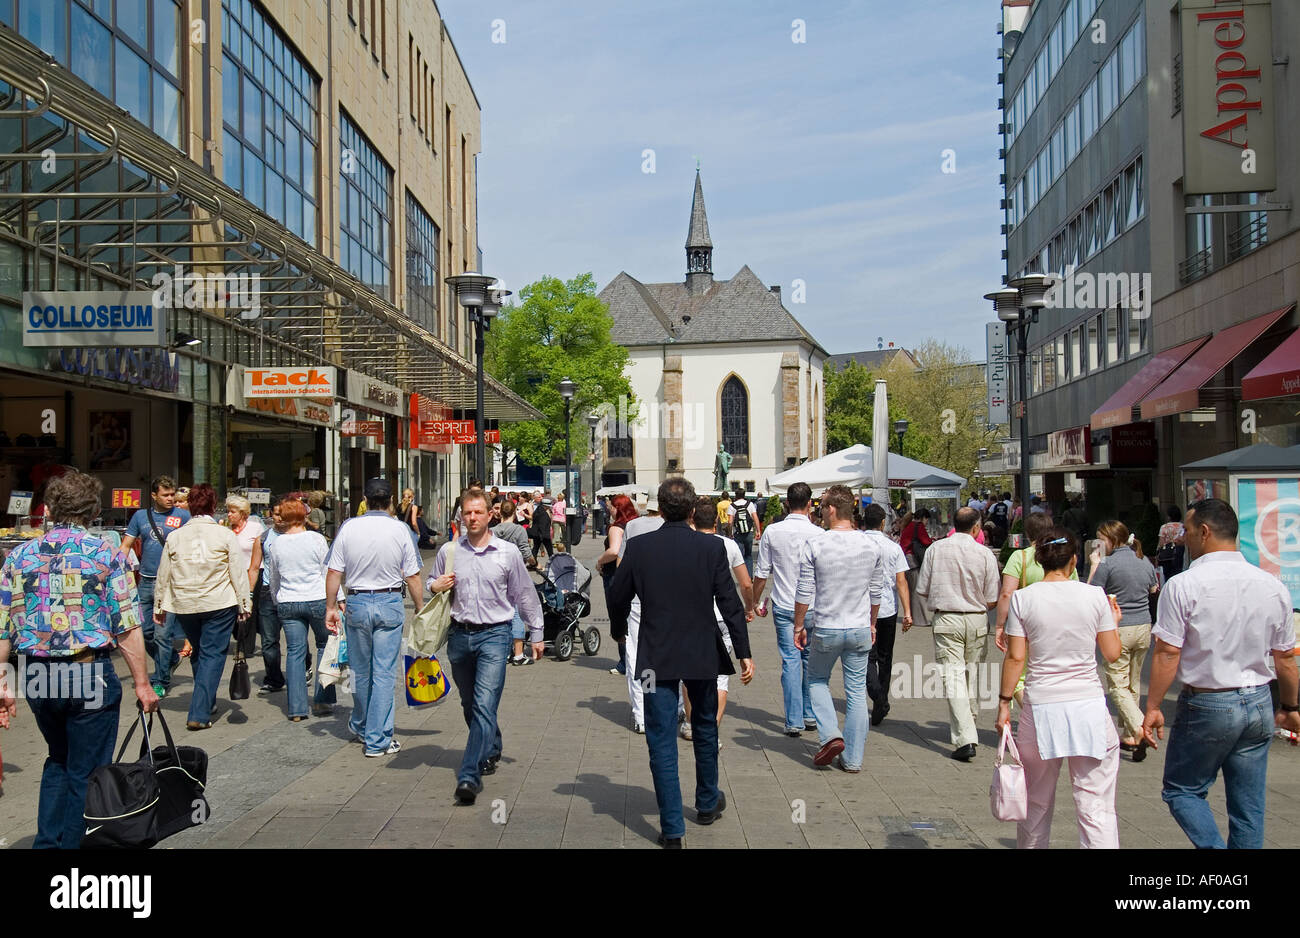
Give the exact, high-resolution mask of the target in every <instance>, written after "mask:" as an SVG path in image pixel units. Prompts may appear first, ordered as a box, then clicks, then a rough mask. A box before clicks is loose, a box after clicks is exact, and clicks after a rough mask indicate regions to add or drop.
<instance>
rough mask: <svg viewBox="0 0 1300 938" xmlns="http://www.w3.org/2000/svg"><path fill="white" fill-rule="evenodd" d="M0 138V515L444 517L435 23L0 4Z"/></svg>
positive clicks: (448, 53)
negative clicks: (263, 496)
mask: <svg viewBox="0 0 1300 938" xmlns="http://www.w3.org/2000/svg"><path fill="white" fill-rule="evenodd" d="M0 117H3V118H7V119H5V120H2V121H0V136H2V137H3V141H2V142H0V303H3V304H5V305H6V306H8V308H9V313H8V314H6V315H4V316H3V320H2V322H3V330H4V334H3V338H2V339H0V466H2V467H3V472H4V473H5V478H4V479H3V480H0V481H3V482H4V483H5V484H4V489H5V491H9V490H11V489H12V490H22V489H34V488H36V487H37V486H36V485H35V484H34V481H35V479H39V478H43V477H44V474H45V473H46V472H47V471H48V467H49V466H50V465H55V464H71V465H75V466H77V467H79V468H85V469H90V470H93V471H95V472H97V473H98V474H99V475H101V477H102V478H103V480H104V482H105V485H106V489H112V488H123V489H128V490H130V489H140V488H142V487H143V488H144V489H145V490H146V492H147V482H148V480H149V478H150V477H151V476H153V475H155V474H158V473H162V472H165V473H169V474H173V475H176V476H177V477H178V478H179V479H180V480H181V481H183V482H189V481H191V480H206V481H211V482H212V483H214V484H215V485H217V487H218V488H219V489H222V488H224V489H227V490H229V489H236V488H243V487H248V488H269V489H271V490H273V491H284V490H287V489H290V488H296V487H303V488H317V489H324V490H326V491H328V492H331V493H334V494H335V495H337V496H338V497H339V500H340V502H341V503H342V504H340V505H339V506H338V509H339V510H338V511H337V513H336V516H335V520H338V519H339V518H341V517H343V516H345V515H346V513H347V511H348V509H349V508H351V507H355V504H356V502H357V501H358V500H359V497H360V488H361V485H362V483H363V480H364V479H365V478H367V477H369V476H373V475H378V474H385V475H387V476H389V477H390V478H391V479H392V480H393V481H394V482H395V483H396V484H397V485H399V486H405V485H410V486H412V487H414V488H416V489H417V493H418V497H419V499H420V501H421V503H423V504H425V505H426V506H427V508H428V510H429V512H430V514H431V515H432V516H433V517H434V518H441V517H442V515H443V513H444V511H445V509H446V507H447V505H448V503H449V502H450V500H451V498H453V497H454V492H455V491H456V490H457V488H458V486H459V484H460V481H461V480H462V478H464V476H465V474H466V464H465V460H464V458H463V456H464V454H463V453H462V452H460V450H462V449H464V448H465V447H459V446H453V445H451V444H450V443H448V442H444V440H445V439H446V438H447V434H446V433H445V432H444V431H445V429H446V428H445V427H443V426H441V425H438V424H437V423H436V421H437V420H439V419H444V418H447V417H451V416H453V415H454V414H455V412H456V411H457V410H461V411H463V410H464V409H467V408H473V407H474V400H475V397H474V390H475V388H474V385H475V367H474V364H473V362H472V360H471V358H472V346H471V335H470V330H469V329H468V328H467V325H466V322H465V316H464V311H463V310H462V309H460V308H459V307H458V306H457V303H456V301H455V297H454V295H452V294H451V293H450V292H449V290H448V288H447V287H446V286H445V284H444V283H443V278H444V277H446V276H447V275H449V274H452V273H459V272H462V271H465V270H473V269H478V268H479V265H480V252H479V245H478V225H477V217H476V211H477V208H476V200H475V193H476V190H477V178H476V175H475V161H476V155H477V153H478V152H479V147H480V140H481V134H480V119H481V115H480V106H479V102H478V100H477V99H476V97H475V95H474V90H473V88H472V86H471V85H470V81H469V78H468V76H467V75H466V73H465V70H464V67H463V65H462V63H461V61H460V59H459V57H458V55H457V53H456V49H455V46H454V45H453V43H452V40H451V37H450V36H449V34H448V32H447V30H446V27H445V25H444V24H443V22H442V20H441V16H440V14H439V11H438V8H437V6H436V5H435V4H434V3H433V2H430V0H331V2H322V3H300V2H293V0H265V2H254V0H195V2H191V3H188V4H186V3H180V2H177V0H133V2H131V3H126V2H121V0H119V2H117V3H113V2H111V0H0ZM145 291H155V292H153V295H152V297H150V296H149V295H148V293H147V292H145ZM151 301H152V305H151V306H150V307H149V312H148V314H147V315H146V314H145V313H144V309H145V305H144V304H149V303H150V302H151ZM118 306H121V307H122V309H121V310H120V311H117V312H115V311H114V310H115V309H116V307H118ZM144 326H148V328H147V329H146V328H144ZM137 336H138V338H137ZM484 409H485V413H486V415H487V416H488V417H489V418H496V419H501V420H510V419H521V418H528V417H532V416H536V413H535V411H533V410H532V409H531V408H530V407H528V405H527V404H525V403H524V402H523V401H522V400H520V399H519V398H517V397H516V396H515V395H513V394H511V393H510V392H509V391H508V390H507V389H505V388H504V387H502V386H500V385H499V384H497V383H496V382H494V381H491V380H489V381H488V389H487V399H486V403H485V408H484ZM24 443H30V444H32V445H30V446H24V445H23V444H24ZM41 467H45V468H44V469H42V468H41ZM3 494H4V492H0V495H3ZM36 494H37V498H38V499H39V492H38V493H36Z"/></svg>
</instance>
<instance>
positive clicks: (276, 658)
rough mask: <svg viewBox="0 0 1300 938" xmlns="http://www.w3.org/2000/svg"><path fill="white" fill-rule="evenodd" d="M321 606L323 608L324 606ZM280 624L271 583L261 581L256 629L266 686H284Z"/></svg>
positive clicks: (322, 613) (304, 676)
mask: <svg viewBox="0 0 1300 938" xmlns="http://www.w3.org/2000/svg"><path fill="white" fill-rule="evenodd" d="M321 602H322V603H324V602H325V600H323V599H322V600H321ZM321 608H322V610H323V609H324V606H322V607H321ZM324 615H325V613H324V612H323V611H322V612H321V616H322V617H323V616H324ZM282 626H283V623H281V621H280V615H279V611H278V608H277V606H276V603H275V597H274V596H272V595H271V584H270V583H263V584H262V588H261V591H260V593H259V596H258V600H257V631H258V634H260V635H261V636H262V663H263V664H264V665H266V674H265V675H263V677H262V684H263V685H265V686H266V687H271V688H280V687H284V669H283V668H281V667H280V629H281V627H282ZM250 650H251V649H250ZM304 660H306V659H304ZM303 680H304V681H305V680H306V672H305V671H304V672H303ZM304 693H305V692H304ZM289 715H290V716H295V715H296V714H294V713H292V712H290V714H289Z"/></svg>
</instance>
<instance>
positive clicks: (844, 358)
mask: <svg viewBox="0 0 1300 938" xmlns="http://www.w3.org/2000/svg"><path fill="white" fill-rule="evenodd" d="M896 355H906V356H907V357H908V358H910V359H912V364H913V365H916V364H917V362H916V359H915V358H913V357H912V353H911V352H909V351H908V350H907V349H903V348H882V349H871V350H869V351H865V352H844V353H843V354H840V355H832V356H831V357H830V358H828V359H826V364H828V365H834V366H835V368H836V369H837V370H839V369H842V368H843V367H844V366H845V365H846V364H848V363H849V362H850V361H855V362H857V363H858V364H859V365H861V366H862V367H863V368H865V369H867V371H875V370H876V369H878V368H884V367H887V366H888V365H889V364H890V363H891V362H892V361H893V360H894V357H895V356H896Z"/></svg>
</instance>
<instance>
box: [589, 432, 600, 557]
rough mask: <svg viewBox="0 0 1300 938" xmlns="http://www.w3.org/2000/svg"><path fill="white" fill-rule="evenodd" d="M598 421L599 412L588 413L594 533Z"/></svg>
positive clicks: (592, 524)
mask: <svg viewBox="0 0 1300 938" xmlns="http://www.w3.org/2000/svg"><path fill="white" fill-rule="evenodd" d="M598 423H600V416H599V415H598V414H587V426H589V427H591V449H590V450H589V451H588V454H589V456H590V458H591V506H592V507H591V511H592V522H591V532H592V534H593V535H594V534H595V533H596V521H595V512H596V425H597V424H598Z"/></svg>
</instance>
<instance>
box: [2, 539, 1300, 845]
mask: <svg viewBox="0 0 1300 938" xmlns="http://www.w3.org/2000/svg"><path fill="white" fill-rule="evenodd" d="M599 551H600V541H599V540H598V539H595V540H593V539H592V538H590V537H587V538H584V539H583V540H582V542H581V543H579V544H578V545H577V548H576V551H575V556H576V557H577V558H578V560H579V561H581V562H582V563H583V564H585V565H587V566H588V567H590V566H591V565H592V564H593V563H594V559H595V557H596V555H597V554H598V553H599ZM432 558H433V555H432V553H431V552H428V551H426V552H424V553H423V559H424V561H425V568H424V571H423V572H422V577H424V576H427V575H428V572H429V568H430V566H431V563H432ZM592 599H593V602H594V608H593V610H592V613H591V616H590V617H589V618H587V619H585V620H583V624H584V626H585V625H587V624H594V625H595V626H596V627H597V628H598V629H600V631H601V632H602V645H601V649H600V651H599V652H598V653H597V654H596V655H594V656H588V655H585V654H583V653H582V651H581V650H580V649H578V650H576V651H575V654H574V656H573V658H572V659H570V660H568V661H562V662H559V661H555V660H554V657H553V655H552V654H551V652H550V651H549V650H548V652H547V654H546V655H545V656H544V657H543V658H542V660H540V661H538V662H537V663H536V664H535V665H534V666H532V667H526V668H520V667H513V668H509V669H508V671H507V674H506V691H505V694H504V695H503V697H502V702H501V708H500V711H499V719H500V725H501V732H502V735H503V738H504V743H505V746H504V751H503V757H502V759H501V763H500V766H499V768H498V770H497V772H496V773H495V774H494V775H492V776H490V777H488V778H486V779H485V780H484V786H485V787H484V791H483V793H482V794H481V795H480V796H479V798H478V801H477V803H476V804H475V805H473V806H472V807H458V806H457V805H456V804H455V801H454V799H453V798H452V793H453V789H454V788H455V787H456V770H457V766H458V764H459V762H460V759H461V752H462V751H463V749H464V746H465V740H466V728H465V724H464V721H463V720H462V718H461V714H460V702H459V700H458V698H457V692H456V690H455V689H454V688H453V689H452V690H451V692H450V693H449V694H448V696H447V697H446V698H444V699H443V700H442V701H441V702H440V703H438V704H437V705H435V706H434V707H432V708H430V709H425V710H409V709H407V707H406V704H405V695H404V694H403V693H402V688H401V687H400V686H398V687H396V688H395V691H396V703H395V706H396V708H397V709H396V713H397V717H396V727H397V728H396V734H395V735H396V738H397V739H399V740H400V741H401V742H402V749H401V752H399V753H397V754H395V755H392V756H388V757H386V758H385V759H382V760H380V759H366V758H363V757H362V754H361V748H360V747H359V746H357V745H355V744H350V743H349V742H348V737H349V733H348V728H347V727H348V714H349V712H350V706H351V697H350V695H349V694H347V693H346V692H340V695H339V706H338V707H337V708H336V709H335V713H334V715H333V716H330V717H322V718H317V717H312V718H310V719H308V720H307V721H305V722H303V723H291V722H289V721H287V720H286V719H285V716H286V710H285V707H286V697H285V696H284V695H283V694H279V695H272V696H270V697H267V696H257V695H254V696H253V697H251V698H250V699H247V700H241V701H235V702H231V701H229V700H227V699H225V693H224V689H225V687H226V683H227V681H228V679H229V676H230V669H231V668H232V667H233V659H227V663H226V670H225V672H224V673H223V675H222V680H221V682H220V687H221V688H222V693H221V694H220V695H219V696H220V698H221V699H219V701H218V705H217V706H218V718H217V719H216V720H215V721H214V724H213V727H212V729H210V730H207V731H205V732H204V733H203V734H202V744H203V746H204V748H205V749H206V750H207V752H208V755H209V758H210V764H209V769H208V785H207V789H206V795H207V800H208V803H209V805H210V806H211V816H210V818H209V819H208V822H207V823H206V824H203V825H201V826H198V827H194V828H191V829H190V830H188V831H184V832H182V833H180V834H177V835H175V836H173V837H171V838H169V839H168V840H166V841H165V842H163V843H162V844H160V845H159V849H163V848H208V847H212V848H217V847H225V848H231V847H248V848H282V849H286V848H303V847H306V848H371V847H376V848H383V847H396V848H412V847H466V848H479V849H482V848H496V847H501V848H571V847H577V848H624V847H625V848H632V849H642V848H651V849H657V848H656V845H655V838H656V835H657V834H658V817H657V809H656V803H655V793H654V787H653V784H652V780H651V777H650V770H649V767H648V764H647V761H646V743H645V738H644V737H642V736H639V735H636V734H634V733H633V732H632V731H631V727H630V707H629V704H628V699H627V687H626V681H625V679H624V678H622V677H621V676H619V675H616V674H610V673H609V669H610V667H611V666H612V665H613V664H614V661H615V658H616V655H617V651H616V646H615V644H614V643H613V642H612V641H610V640H609V635H608V621H607V618H608V617H607V615H606V610H605V604H604V597H603V595H602V591H601V590H600V588H599V582H598V581H597V583H596V588H595V589H593V591H592ZM409 605H410V604H409V601H408V613H411V612H412V611H413V610H411V609H410V608H409ZM991 618H992V616H991V615H990V619H991ZM771 623H772V619H771V618H770V617H768V618H766V619H764V618H755V619H754V620H753V621H752V622H751V623H750V636H751V642H752V645H753V655H754V661H755V667H756V672H757V673H756V676H755V678H754V680H753V682H752V683H751V684H749V685H748V686H740V683H739V681H734V680H733V682H732V689H731V696H730V700H729V702H728V706H727V711H726V718H725V720H724V721H723V723H722V729H721V739H722V750H721V753H720V755H719V784H720V786H721V788H722V789H723V791H724V792H725V794H726V798H727V803H728V810H727V811H726V812H725V813H723V815H722V816H721V818H720V819H719V820H718V821H717V823H715V824H713V825H711V826H707V827H705V826H697V825H695V824H688V833H687V839H688V842H689V844H690V846H691V848H692V849H698V848H825V847H857V848H866V847H870V848H895V847H902V848H919V849H931V848H933V849H940V848H966V847H987V848H994V849H1005V848H1012V847H1014V846H1015V842H1016V825H1015V824H1014V823H1004V822H1000V821H997V820H995V819H994V818H993V817H992V816H991V815H990V813H989V792H988V788H989V776H990V772H991V771H992V762H993V750H994V748H995V743H996V739H997V737H996V735H995V733H994V729H993V721H994V718H995V715H996V712H997V709H996V695H997V685H996V682H997V679H998V678H997V676H998V673H999V671H1000V664H999V662H1000V657H1001V656H1000V655H999V654H998V652H997V650H996V648H994V647H993V645H992V641H991V640H990V649H989V663H988V667H990V668H991V669H992V670H990V672H989V675H990V676H988V677H987V678H982V679H981V680H982V681H983V680H986V681H987V682H989V683H988V687H987V697H986V699H985V704H986V706H985V707H984V708H983V709H981V710H980V721H979V726H978V730H979V754H978V755H977V757H976V758H975V759H974V760H973V761H972V762H970V763H963V762H958V761H954V760H952V759H951V758H949V756H950V751H951V746H950V745H949V736H948V706H947V702H946V701H945V700H944V699H943V697H942V694H941V692H939V688H941V686H942V685H941V683H940V682H939V681H938V679H937V678H934V677H931V673H932V672H928V671H926V666H927V665H930V664H931V663H932V662H933V661H934V643H933V640H932V636H931V634H930V631H931V630H930V629H929V628H926V627H921V626H918V627H916V628H913V629H912V630H911V631H909V632H907V633H905V634H900V635H899V636H898V639H897V642H896V645H895V651H894V672H895V680H894V682H893V686H894V689H895V695H894V697H893V702H892V709H891V711H890V713H889V716H888V717H887V718H886V719H885V720H884V722H883V723H881V724H880V725H879V726H872V727H871V728H870V731H869V733H868V735H867V741H866V749H865V757H864V760H863V767H862V772H861V774H858V775H850V774H845V773H843V772H840V771H837V770H835V769H832V768H823V769H818V768H815V767H814V766H813V764H812V755H813V753H814V752H815V751H816V750H817V743H816V734H805V735H804V736H803V737H802V738H789V737H787V736H785V735H783V733H782V717H781V713H782V696H781V685H780V673H781V669H780V658H779V655H778V652H777V647H776V641H775V637H774V632H773V628H772V624H771ZM918 662H919V663H920V666H919V667H917V663H918ZM262 667H263V666H262V663H261V659H260V656H252V657H250V669H251V671H252V677H253V683H254V685H257V684H258V683H259V682H260V681H261V678H262V673H261V669H262ZM118 671H119V673H120V674H121V675H122V676H123V680H124V682H125V681H126V680H127V679H126V671H125V668H124V667H122V666H121V664H120V662H119V665H118ZM913 675H915V676H916V677H915V678H914V677H913ZM917 678H919V680H917ZM927 682H928V683H929V685H930V689H929V691H926V684H927ZM909 685H911V686H912V690H910V691H909V690H907V687H908V686H909ZM192 688H193V683H192V677H191V672H190V667H189V663H188V661H186V662H183V663H182V664H181V665H180V666H179V667H178V668H177V669H176V672H175V673H174V675H173V685H172V691H171V692H170V693H169V694H168V695H167V697H166V698H165V699H164V700H163V701H162V711H163V713H164V715H165V716H166V717H167V718H168V722H169V724H170V725H171V726H172V727H173V728H179V727H181V726H183V725H184V722H185V719H184V718H185V713H186V710H187V707H188V706H189V699H190V694H191V691H192ZM831 688H832V693H833V695H834V698H835V702H836V706H837V709H838V710H839V711H840V712H841V713H842V711H843V704H844V699H843V692H842V688H841V687H840V682H839V678H838V675H836V676H835V677H834V678H833V679H832V681H831ZM900 690H901V691H902V692H901V693H900ZM909 694H912V695H914V696H909ZM1175 696H1176V694H1173V693H1171V694H1170V696H1169V697H1168V699H1167V700H1166V710H1167V711H1168V712H1170V713H1172V707H1173V700H1174V697H1175ZM990 699H991V700H992V703H993V706H987V704H988V701H989V700H990ZM221 711H224V712H221ZM135 718H136V711H135V708H134V706H127V705H126V704H125V703H124V705H123V707H122V709H121V716H120V721H121V725H120V727H119V733H118V738H119V740H120V739H122V738H124V737H125V733H126V731H127V729H128V728H129V727H130V725H131V723H132V722H133V721H134V720H135ZM181 732H182V734H183V731H181ZM2 738H3V746H4V749H3V752H4V760H5V788H4V796H3V797H2V798H0V843H3V844H4V846H5V847H7V848H23V847H29V846H31V844H32V841H33V838H34V836H35V833H36V817H37V812H36V807H37V798H38V794H39V784H38V783H39V778H40V774H41V765H42V762H43V761H44V758H45V742H44V740H43V739H42V738H41V734H40V733H39V732H38V730H37V728H36V725H35V723H34V722H33V720H32V719H31V717H30V714H29V713H28V711H27V710H26V709H25V708H22V709H20V710H19V713H18V715H17V717H16V718H15V719H14V722H13V726H12V728H11V729H10V730H9V731H8V732H7V733H5V734H4V736H3V737H2ZM179 741H180V742H187V741H189V740H185V739H181V740H179ZM679 746H680V748H681V761H682V766H683V771H682V774H681V781H682V793H683V797H684V798H685V799H687V803H688V804H689V799H690V798H691V796H692V793H693V784H694V779H693V771H692V770H691V768H690V765H691V755H690V747H691V744H690V743H689V742H686V741H679ZM1164 756H1165V748H1164V746H1161V748H1160V749H1158V750H1156V751H1153V752H1151V753H1150V754H1149V755H1148V757H1147V758H1146V760H1145V761H1144V762H1142V763H1141V764H1132V763H1131V762H1129V761H1128V760H1127V759H1125V760H1124V761H1123V762H1122V764H1121V766H1120V774H1119V786H1118V795H1117V799H1116V809H1117V811H1118V814H1119V838H1120V846H1121V848H1179V849H1183V848H1187V847H1189V846H1190V845H1189V843H1188V840H1187V838H1186V836H1185V835H1184V834H1183V832H1182V831H1181V830H1180V829H1179V827H1178V825H1177V824H1176V823H1175V822H1174V820H1173V818H1172V817H1171V816H1170V813H1169V810H1168V808H1167V807H1166V805H1165V804H1164V803H1163V802H1162V801H1161V798H1160V788H1161V774H1162V771H1163V765H1164ZM1209 802H1210V805H1211V806H1212V807H1213V808H1214V813H1215V817H1216V819H1217V820H1218V822H1219V824H1220V826H1223V825H1224V824H1225V822H1226V818H1225V814H1224V795H1223V787H1222V786H1221V785H1218V786H1215V787H1214V788H1213V789H1212V790H1211V791H1210V794H1209ZM1073 811H1074V807H1073V803H1072V801H1071V798H1070V790H1069V778H1068V775H1063V777H1062V779H1061V781H1060V784H1059V788H1058V794H1057V798H1056V809H1055V819H1054V820H1055V823H1054V824H1053V826H1052V840H1051V845H1052V847H1055V848H1073V847H1076V846H1077V845H1078V836H1077V834H1076V832H1075V825H1074V820H1073ZM1265 846H1267V847H1289V848H1295V847H1300V750H1297V749H1293V748H1292V747H1291V746H1289V745H1287V744H1286V743H1284V742H1281V741H1274V743H1273V744H1272V752H1271V753H1270V758H1269V760H1268V807H1267V813H1266V815H1265Z"/></svg>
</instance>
